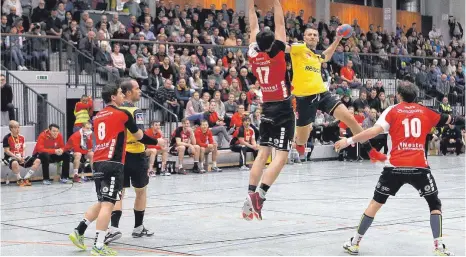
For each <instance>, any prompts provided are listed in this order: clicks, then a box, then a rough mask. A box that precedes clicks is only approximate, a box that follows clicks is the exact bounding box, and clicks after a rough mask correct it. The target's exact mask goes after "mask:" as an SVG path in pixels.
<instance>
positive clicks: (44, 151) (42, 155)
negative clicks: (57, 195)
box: [33, 124, 73, 185]
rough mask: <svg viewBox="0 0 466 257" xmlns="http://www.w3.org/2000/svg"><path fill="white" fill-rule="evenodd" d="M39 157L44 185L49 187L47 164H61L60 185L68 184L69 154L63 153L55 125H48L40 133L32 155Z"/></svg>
mask: <svg viewBox="0 0 466 257" xmlns="http://www.w3.org/2000/svg"><path fill="white" fill-rule="evenodd" d="M35 154H37V155H39V159H40V161H41V163H42V172H43V175H44V181H43V183H44V185H51V184H52V182H51V181H50V173H49V164H50V163H58V162H62V169H61V179H60V183H63V184H70V183H73V181H70V180H69V179H68V178H69V176H70V154H69V153H68V152H66V151H65V143H64V142H63V136H62V135H61V133H60V127H59V126H58V125H57V124H50V125H49V128H48V129H46V130H44V131H43V132H42V133H40V135H39V137H38V138H37V143H36V146H35V148H34V152H33V155H35Z"/></svg>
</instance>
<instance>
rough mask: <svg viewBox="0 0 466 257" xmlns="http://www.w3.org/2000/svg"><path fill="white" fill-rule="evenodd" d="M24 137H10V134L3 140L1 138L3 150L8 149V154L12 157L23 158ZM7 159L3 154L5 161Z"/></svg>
mask: <svg viewBox="0 0 466 257" xmlns="http://www.w3.org/2000/svg"><path fill="white" fill-rule="evenodd" d="M24 142H25V140H24V137H23V136H22V135H18V136H17V137H14V136H13V135H11V133H8V134H7V135H6V136H5V137H4V138H3V148H10V152H12V153H13V154H14V155H16V156H18V157H24V156H23V153H24ZM6 157H8V156H7V155H6V154H5V159H6Z"/></svg>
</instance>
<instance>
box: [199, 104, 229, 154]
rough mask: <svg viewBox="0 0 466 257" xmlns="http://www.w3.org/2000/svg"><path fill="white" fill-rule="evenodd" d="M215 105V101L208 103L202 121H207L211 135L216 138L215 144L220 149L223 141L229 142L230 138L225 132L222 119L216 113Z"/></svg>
mask: <svg viewBox="0 0 466 257" xmlns="http://www.w3.org/2000/svg"><path fill="white" fill-rule="evenodd" d="M216 108H217V103H216V100H215V99H212V100H211V101H210V105H209V110H208V111H207V112H205V113H204V120H207V121H208V123H209V127H210V128H211V130H212V134H214V135H215V136H216V137H217V139H218V140H217V144H218V146H219V147H220V148H222V145H223V139H225V141H226V142H230V140H231V138H230V136H229V134H228V132H227V130H226V124H225V121H224V120H223V118H222V117H220V116H219V114H218V113H217V111H216Z"/></svg>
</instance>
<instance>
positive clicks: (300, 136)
mask: <svg viewBox="0 0 466 257" xmlns="http://www.w3.org/2000/svg"><path fill="white" fill-rule="evenodd" d="M341 39H342V37H341V36H340V35H339V34H338V33H337V36H336V38H335V41H334V42H333V43H332V44H331V45H330V46H329V47H328V48H327V49H326V50H325V51H323V52H318V51H316V47H317V43H318V42H319V32H318V31H317V30H315V29H313V28H307V29H306V30H305V31H304V43H296V44H292V45H291V47H289V48H288V49H287V51H288V52H290V55H291V63H292V65H293V81H292V91H291V93H292V94H293V95H294V96H295V97H296V145H297V146H296V150H298V152H299V153H300V155H301V156H302V155H304V145H305V144H306V143H307V140H308V139H309V136H310V134H311V130H312V123H313V122H314V120H315V117H316V112H317V110H318V109H319V110H321V111H322V112H326V113H328V114H330V115H333V116H334V117H335V118H336V119H338V120H340V121H342V122H344V123H345V124H346V125H348V127H349V128H350V129H351V131H352V132H353V134H355V135H356V134H358V133H360V132H362V131H363V129H362V127H361V126H360V125H359V124H358V123H357V121H356V120H355V119H354V117H353V115H351V114H350V113H349V112H348V109H346V107H345V105H343V104H341V102H340V100H337V99H335V98H334V97H332V96H331V94H330V93H329V92H328V89H327V87H326V86H325V84H324V82H323V80H322V75H321V73H320V68H321V64H322V63H323V62H328V61H330V59H331V58H332V56H333V53H335V49H336V48H337V46H338V45H339V44H340V41H341ZM363 147H364V149H366V150H368V151H369V156H370V158H371V159H372V160H377V161H385V160H386V156H385V155H383V154H381V153H379V152H377V151H376V150H375V149H373V148H372V147H371V146H370V143H369V142H366V143H364V144H363Z"/></svg>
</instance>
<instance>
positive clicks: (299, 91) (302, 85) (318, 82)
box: [290, 43, 327, 96]
mask: <svg viewBox="0 0 466 257" xmlns="http://www.w3.org/2000/svg"><path fill="white" fill-rule="evenodd" d="M290 55H291V62H292V64H293V81H292V91H291V93H292V94H293V95H295V96H310V95H316V94H320V93H323V92H325V91H327V87H326V86H325V84H324V81H323V80H322V75H321V73H320V67H321V64H322V63H323V62H324V60H325V58H324V57H323V56H322V55H321V54H318V53H315V52H314V51H312V50H311V49H309V48H308V47H307V46H306V44H305V43H296V44H292V45H291V50H290Z"/></svg>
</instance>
